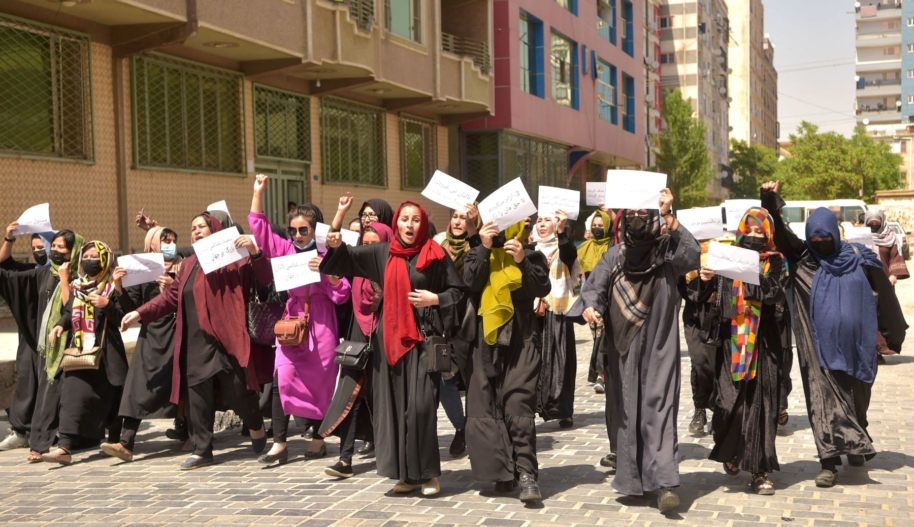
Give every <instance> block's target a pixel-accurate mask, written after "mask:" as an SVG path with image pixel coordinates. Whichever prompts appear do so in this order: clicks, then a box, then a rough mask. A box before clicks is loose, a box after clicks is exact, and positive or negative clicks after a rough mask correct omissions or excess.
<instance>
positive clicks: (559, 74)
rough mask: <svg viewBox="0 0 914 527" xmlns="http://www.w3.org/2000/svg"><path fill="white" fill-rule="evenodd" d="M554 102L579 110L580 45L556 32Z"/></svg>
mask: <svg viewBox="0 0 914 527" xmlns="http://www.w3.org/2000/svg"><path fill="white" fill-rule="evenodd" d="M550 55H551V63H552V100H553V101H555V102H557V103H559V104H561V105H562V106H568V107H570V108H574V109H575V110H577V109H579V104H578V45H577V44H576V43H575V42H574V41H573V40H571V39H569V38H567V37H565V36H564V35H562V34H561V33H558V32H556V31H553V32H552V48H551V49H550Z"/></svg>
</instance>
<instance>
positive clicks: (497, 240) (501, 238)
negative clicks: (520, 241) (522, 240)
mask: <svg viewBox="0 0 914 527" xmlns="http://www.w3.org/2000/svg"><path fill="white" fill-rule="evenodd" d="M506 241H508V240H507V239H506V238H505V233H504V232H500V233H498V236H496V237H494V238H492V248H493V249H501V248H502V247H504V246H505V242H506Z"/></svg>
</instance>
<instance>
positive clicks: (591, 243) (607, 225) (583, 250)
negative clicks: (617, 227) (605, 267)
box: [578, 210, 613, 273]
mask: <svg viewBox="0 0 914 527" xmlns="http://www.w3.org/2000/svg"><path fill="white" fill-rule="evenodd" d="M597 214H599V215H600V217H601V218H603V237H602V238H597V237H593V238H591V239H589V240H586V241H584V243H582V244H581V246H580V247H578V260H580V261H581V272H584V273H589V272H591V271H593V268H594V267H596V266H597V264H598V263H600V260H602V259H603V255H604V254H606V251H607V250H608V249H609V248H610V247H611V246H612V244H613V236H612V234H613V229H612V227H613V219H612V216H610V215H609V214H607V213H605V212H603V211H602V210H598V211H597ZM594 219H596V216H594ZM587 227H588V230H590V229H593V222H591V224H590V225H588V226H587ZM591 232H593V231H591Z"/></svg>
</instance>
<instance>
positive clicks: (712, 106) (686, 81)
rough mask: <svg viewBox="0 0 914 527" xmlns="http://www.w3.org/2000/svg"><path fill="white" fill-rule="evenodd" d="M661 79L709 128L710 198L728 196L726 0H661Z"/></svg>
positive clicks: (666, 87)
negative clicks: (685, 101) (689, 102)
mask: <svg viewBox="0 0 914 527" xmlns="http://www.w3.org/2000/svg"><path fill="white" fill-rule="evenodd" d="M660 4H661V6H660V39H661V42H660V47H661V55H660V68H661V69H660V78H661V85H662V86H663V89H664V91H667V90H673V89H677V88H678V89H680V90H682V94H683V96H684V97H686V98H691V99H692V109H693V111H694V112H695V115H696V116H697V117H698V118H700V119H701V120H702V121H703V122H704V124H705V127H706V128H707V131H706V134H707V135H706V138H705V143H706V144H707V146H708V150H709V151H710V152H711V160H712V167H711V169H712V172H713V173H714V177H713V178H712V179H711V182H710V183H709V185H708V193H709V196H710V197H711V199H725V198H727V197H729V187H730V185H732V171H731V170H730V166H729V137H730V133H729V128H730V123H729V116H728V113H729V99H728V98H729V94H728V84H729V82H728V72H727V69H728V67H729V66H728V64H727V62H728V61H727V58H728V51H727V50H728V47H729V40H730V27H729V20H728V15H727V4H726V3H725V2H724V1H723V0H660Z"/></svg>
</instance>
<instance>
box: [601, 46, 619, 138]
mask: <svg viewBox="0 0 914 527" xmlns="http://www.w3.org/2000/svg"><path fill="white" fill-rule="evenodd" d="M596 68H597V110H598V112H599V114H600V119H603V120H604V121H606V122H608V123H612V124H615V125H618V124H619V105H618V104H617V102H616V67H615V66H613V65H612V64H610V63H608V62H606V61H604V60H603V59H597V66H596Z"/></svg>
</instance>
